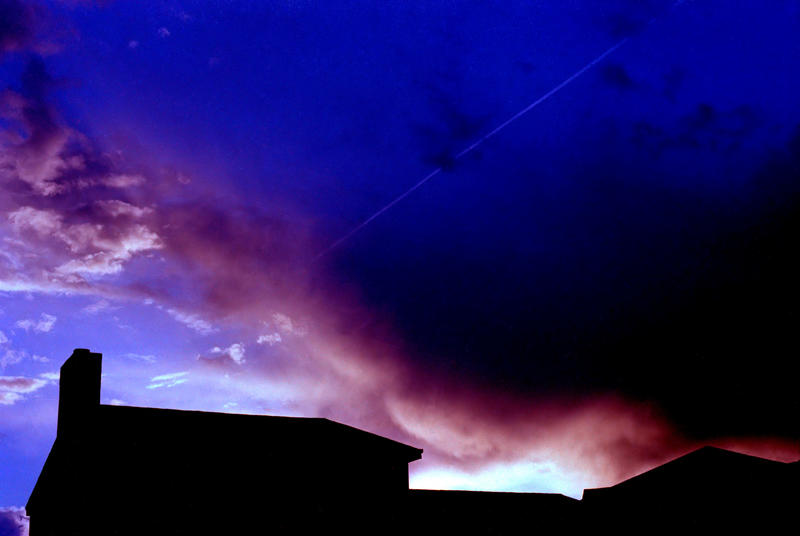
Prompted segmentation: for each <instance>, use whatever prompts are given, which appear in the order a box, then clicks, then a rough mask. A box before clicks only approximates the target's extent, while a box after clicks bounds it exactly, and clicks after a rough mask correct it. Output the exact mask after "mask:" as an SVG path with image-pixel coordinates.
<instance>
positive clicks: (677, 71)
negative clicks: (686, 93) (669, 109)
mask: <svg viewBox="0 0 800 536" xmlns="http://www.w3.org/2000/svg"><path fill="white" fill-rule="evenodd" d="M685 79H686V70H685V69H683V68H681V67H678V66H674V67H672V68H671V69H670V70H669V71H667V72H666V73H665V74H664V75H663V76H662V80H663V83H664V88H663V90H662V92H663V94H664V96H665V97H666V98H668V99H669V100H671V101H674V100H675V99H676V98H677V96H678V91H680V89H681V87H682V86H683V83H684V81H685Z"/></svg>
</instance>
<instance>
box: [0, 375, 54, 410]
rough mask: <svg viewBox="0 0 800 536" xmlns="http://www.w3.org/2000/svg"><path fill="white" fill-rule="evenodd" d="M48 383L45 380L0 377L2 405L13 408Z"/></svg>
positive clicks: (0, 400) (0, 399)
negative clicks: (26, 396) (12, 406)
mask: <svg viewBox="0 0 800 536" xmlns="http://www.w3.org/2000/svg"><path fill="white" fill-rule="evenodd" d="M48 383H49V381H48V380H47V379H43V378H26V377H24V376H0V404H2V405H6V406H11V405H13V404H15V403H17V402H19V401H20V400H23V399H24V398H25V395H29V394H31V393H33V392H35V391H38V390H39V389H41V388H42V387H44V386H45V385H47V384H48Z"/></svg>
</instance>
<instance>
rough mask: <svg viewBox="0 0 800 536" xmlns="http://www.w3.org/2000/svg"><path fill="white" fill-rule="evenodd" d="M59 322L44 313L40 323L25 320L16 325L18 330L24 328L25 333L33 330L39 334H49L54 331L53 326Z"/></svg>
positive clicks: (18, 321)
mask: <svg viewBox="0 0 800 536" xmlns="http://www.w3.org/2000/svg"><path fill="white" fill-rule="evenodd" d="M56 320H58V319H57V318H56V317H55V316H53V315H49V314H47V313H42V314H41V315H40V317H39V321H38V322H37V321H36V320H31V319H24V320H17V323H16V324H15V325H16V326H17V327H18V328H22V329H24V330H25V331H29V330H31V329H32V330H33V331H35V332H37V333H47V332H49V331H50V330H52V329H53V326H54V325H55V323H56Z"/></svg>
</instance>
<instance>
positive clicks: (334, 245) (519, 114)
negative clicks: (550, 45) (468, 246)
mask: <svg viewBox="0 0 800 536" xmlns="http://www.w3.org/2000/svg"><path fill="white" fill-rule="evenodd" d="M686 1H687V0H678V1H676V2H675V3H673V4H672V6H671V7H670V11H672V10H673V9H675V8H676V7H678V6H679V5H681V4H683V3H684V2H686ZM656 19H657V17H653V18H652V19H650V20H649V21H648V23H647V26H649V25H651V24H653V23H654V22H655V21H656ZM629 40H630V37H624V38H622V39H620V40H619V41H617V42H616V43H615V44H614V45H612V46H611V47H609V48H608V49H607V50H606V51H605V52H603V53H602V54H600V55H599V56H597V57H596V58H595V59H593V60H592V61H590V62H589V63H587V64H586V65H584V66H583V67H581V68H580V69H578V70H577V71H575V72H574V73H573V74H572V75H570V76H569V77H568V78H566V79H565V80H564V81H563V82H561V83H560V84H558V85H557V86H555V87H554V88H553V89H551V90H550V91H548V92H547V93H545V94H544V95H542V96H541V97H539V98H538V99H536V100H535V101H533V102H532V103H530V104H529V105H528V106H526V107H525V108H523V109H522V110H520V111H519V112H517V113H515V114H514V115H512V116H511V117H509V118H508V119H506V120H505V121H503V122H502V123H500V124H499V125H497V126H496V127H495V128H494V129H493V130H492V131H490V132H489V133H488V134H485V135H484V136H483V137H482V138H480V139H478V140H477V141H475V142H473V143H472V144H471V145H469V146H468V147H466V148H465V149H464V150H463V151H461V152H460V153H458V154H457V155H455V157H454V158H453V160H454V161H455V160H458V159H459V158H461V157H462V156H465V155H466V154H468V153H470V152H472V151H473V150H475V149H476V148H477V147H478V146H479V145H481V144H482V143H483V142H485V141H486V140H488V139H489V138H491V137H492V136H494V135H495V134H497V133H498V132H500V131H501V130H503V129H504V128H506V127H507V126H508V125H510V124H511V123H513V122H514V121H516V120H517V119H519V118H520V117H522V116H523V115H525V114H526V113H528V112H530V111H531V110H533V109H534V108H536V107H537V106H539V105H540V104H541V103H543V102H544V101H546V100H547V99H549V98H550V97H552V96H553V95H555V94H556V93H558V92H559V91H561V90H562V89H564V88H565V87H566V86H568V85H569V84H570V83H572V82H573V81H574V80H575V79H576V78H578V77H580V76H581V75H582V74H583V73H585V72H586V71H588V70H589V69H591V68H592V67H594V66H595V65H597V64H598V63H600V62H601V61H603V60H604V59H605V58H606V56H608V55H609V54H613V53H614V52H615V51H616V50H617V49H618V48H620V47H621V46H623V45H624V44H625V43H627V42H628V41H629ZM442 171H443V169H442V167H441V166H440V167H438V168H436V169H434V170H433V171H431V172H430V173H428V174H427V175H426V176H425V177H423V178H422V179H421V180H420V181H419V182H417V183H416V184H415V185H414V186H412V187H411V188H409V189H408V190H406V191H405V192H403V193H402V194H400V195H399V196H398V197H396V198H395V199H394V200H393V201H392V202H390V203H389V204H388V205H386V206H384V207H383V208H381V209H380V210H378V211H377V212H376V213H375V214H373V215H372V216H370V217H369V218H367V219H366V220H364V221H362V222H361V223H359V224H358V225H356V226H355V227H353V228H352V229H351V230H350V231H349V232H348V233H347V234H345V235H344V236H342V237H341V238H339V239H338V240H336V241H335V242H333V243H332V244H331V245H330V246H328V247H327V248H325V249H324V250H323V251H322V252H321V253H319V254H318V255H317V256H316V257H314V261H313V262H316V261H318V260H319V259H320V258H322V257H324V256H325V255H327V254H328V253H330V252H331V251H332V250H334V249H336V248H337V247H338V246H339V245H340V244H341V243H342V242H344V241H346V240H347V239H348V238H350V237H351V236H353V235H354V234H356V233H357V232H359V231H360V230H361V229H363V228H364V227H366V226H367V225H369V223H370V222H371V221H372V220H374V219H375V218H377V217H378V216H380V215H381V214H383V213H384V212H386V211H387V210H389V209H390V208H392V207H393V206H395V205H396V204H397V203H399V202H400V201H402V200H403V199H405V198H406V197H408V196H409V195H410V194H411V193H413V192H414V191H415V190H417V189H418V188H420V187H421V186H422V185H423V184H425V183H426V182H428V181H429V180H431V179H432V178H434V177H435V176H436V175H438V174H439V173H441V172H442Z"/></svg>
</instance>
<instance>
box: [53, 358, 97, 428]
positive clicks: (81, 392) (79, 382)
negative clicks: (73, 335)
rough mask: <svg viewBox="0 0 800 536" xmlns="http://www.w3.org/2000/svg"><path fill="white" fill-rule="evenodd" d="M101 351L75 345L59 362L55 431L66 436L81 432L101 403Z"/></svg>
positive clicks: (86, 426)
mask: <svg viewBox="0 0 800 536" xmlns="http://www.w3.org/2000/svg"><path fill="white" fill-rule="evenodd" d="M102 360H103V354H97V353H92V352H90V351H89V350H87V349H85V348H76V349H75V350H74V351H73V352H72V355H71V356H70V357H69V359H67V360H66V361H65V362H64V364H63V365H61V376H60V378H59V380H58V431H57V432H56V436H57V437H59V438H62V439H68V438H70V437H75V436H74V434H76V433H77V434H78V436H80V435H82V433H83V432H85V431H86V430H87V428H88V426H89V423H90V422H91V419H92V417H93V415H94V412H95V409H96V408H97V407H98V406H99V405H100V373H101V370H102Z"/></svg>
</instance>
